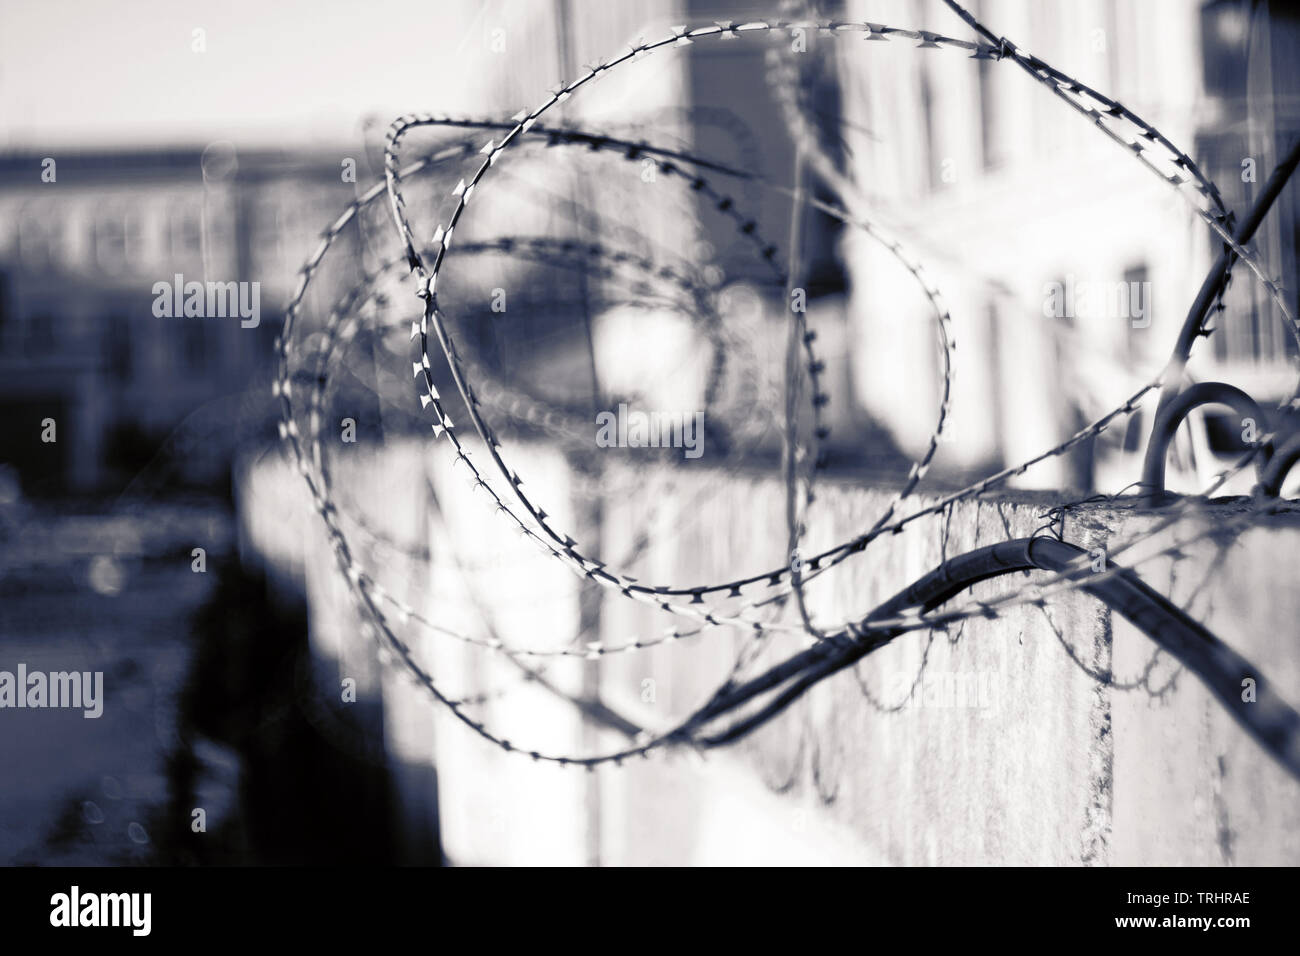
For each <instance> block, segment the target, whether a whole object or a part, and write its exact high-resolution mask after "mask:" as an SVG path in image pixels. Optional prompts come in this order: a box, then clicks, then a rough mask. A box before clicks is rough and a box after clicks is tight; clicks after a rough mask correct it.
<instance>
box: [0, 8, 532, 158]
mask: <svg viewBox="0 0 1300 956" xmlns="http://www.w3.org/2000/svg"><path fill="white" fill-rule="evenodd" d="M550 2H551V0H364V2H346V0H345V2H336V0H316V2H306V0H116V2H110V0H3V2H2V3H0V149H17V148H23V149H38V150H39V149H43V148H46V147H47V146H59V145H74V144H75V145H97V146H103V145H146V144H179V143H192V144H193V143H196V144H199V145H203V144H206V143H208V142H211V141H213V140H216V139H230V140H234V141H235V142H236V143H239V144H249V145H254V144H256V145H270V144H273V143H274V142H276V141H277V140H279V139H281V138H282V137H285V136H286V135H287V136H288V137H291V141H292V142H293V143H294V144H295V145H303V144H304V143H306V142H310V141H312V140H315V141H317V142H331V141H333V142H336V141H338V140H340V139H345V138H348V139H350V138H355V137H356V136H357V133H358V131H359V121H360V118H361V117H362V116H364V115H366V114H368V113H375V114H378V115H380V116H382V117H383V118H384V124H385V125H386V124H387V121H388V120H389V119H391V118H392V117H394V116H396V115H397V114H399V113H401V112H404V111H407V110H413V109H433V110H438V109H446V110H449V111H455V112H468V111H471V110H474V109H481V108H484V107H487V106H489V105H492V104H489V103H488V102H487V100H486V99H485V98H484V97H486V96H487V95H488V94H487V93H486V89H485V88H486V86H487V85H488V84H483V83H479V82H476V75H475V74H476V71H475V69H473V65H474V64H478V65H479V68H480V75H481V68H482V65H483V64H484V62H485V59H484V56H483V50H484V47H485V45H486V44H487V43H488V42H489V39H490V37H491V35H492V30H493V29H496V28H498V27H500V26H502V25H503V24H509V25H511V27H512V34H513V35H514V37H515V38H516V39H517V38H518V37H519V33H518V32H515V31H522V30H525V29H526V27H525V26H524V22H525V21H526V19H527V17H528V16H529V14H530V13H531V14H533V15H536V14H538V13H541V12H544V11H545V10H547V9H548V7H549V4H550ZM195 29H202V30H204V31H205V39H206V47H207V49H206V52H204V53H196V52H194V51H193V50H192V49H191V46H192V43H193V31H194V30H195ZM493 59H494V60H495V59H496V58H493ZM500 62H501V66H500V67H499V68H500V69H506V68H508V64H507V58H501V61H500ZM495 65H496V64H495V63H494V64H493V66H495ZM519 105H523V104H519ZM497 106H498V107H499V104H497ZM282 125H283V126H287V129H282V128H281V126H282Z"/></svg>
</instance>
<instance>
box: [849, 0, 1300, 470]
mask: <svg viewBox="0 0 1300 956" xmlns="http://www.w3.org/2000/svg"><path fill="white" fill-rule="evenodd" d="M971 8H972V9H973V11H974V12H975V13H976V14H977V16H979V17H980V19H981V20H982V21H983V22H985V23H986V24H988V25H990V28H991V29H992V30H993V31H994V32H995V33H998V34H999V35H1004V36H1007V37H1010V38H1011V39H1012V40H1013V41H1015V42H1016V43H1017V44H1018V45H1019V46H1020V47H1021V48H1023V49H1026V50H1029V51H1032V52H1033V53H1034V54H1035V55H1038V56H1040V57H1041V58H1043V59H1044V60H1046V61H1047V62H1049V63H1051V64H1052V65H1053V66H1055V67H1057V68H1059V69H1061V70H1063V71H1064V72H1066V73H1068V74H1070V75H1071V76H1074V77H1076V78H1078V79H1079V80H1081V81H1082V82H1084V83H1086V84H1088V85H1090V86H1092V87H1093V88H1095V89H1097V90H1099V91H1101V92H1103V93H1106V94H1108V95H1110V96H1111V97H1112V98H1114V99H1116V100H1118V101H1119V102H1121V103H1123V104H1125V105H1126V106H1128V107H1129V108H1130V109H1132V110H1133V111H1135V112H1136V113H1137V114H1138V115H1140V116H1142V117H1143V118H1144V119H1145V120H1146V121H1148V122H1150V123H1152V124H1154V125H1155V126H1156V127H1157V128H1158V129H1160V130H1161V131H1162V132H1163V133H1164V134H1165V135H1166V136H1167V137H1168V138H1169V139H1170V140H1171V141H1172V142H1174V143H1175V144H1178V145H1180V146H1181V147H1182V148H1183V149H1185V150H1186V151H1188V152H1189V153H1190V154H1191V155H1192V158H1193V159H1194V160H1196V161H1197V162H1198V164H1201V165H1202V168H1203V170H1204V172H1205V173H1206V175H1207V176H1209V177H1210V178H1211V179H1212V180H1213V181H1214V182H1216V183H1217V184H1218V186H1219V188H1220V190H1221V191H1222V193H1223V198H1224V201H1225V203H1226V204H1227V205H1228V208H1229V209H1230V210H1233V211H1235V212H1236V213H1237V215H1238V216H1239V217H1240V216H1241V215H1243V214H1244V212H1245V210H1246V209H1247V208H1249V204H1250V201H1251V198H1252V196H1253V195H1254V193H1255V192H1256V191H1257V190H1258V189H1259V188H1260V186H1262V184H1263V182H1264V181H1265V180H1266V179H1267V178H1268V174H1269V172H1270V171H1271V169H1272V167H1273V165H1275V164H1276V163H1277V162H1278V161H1279V159H1280V158H1281V156H1282V155H1283V154H1284V153H1285V151H1286V149H1287V148H1288V147H1289V146H1290V144H1291V138H1292V137H1293V136H1294V135H1295V133H1296V131H1297V129H1298V128H1300V127H1298V126H1297V123H1296V112H1295V103H1296V97H1295V90H1294V86H1295V82H1296V79H1295V77H1296V71H1295V69H1294V63H1295V55H1296V52H1297V46H1296V37H1297V31H1296V22H1297V21H1296V19H1295V13H1294V11H1293V10H1292V9H1290V8H1289V7H1288V6H1287V5H1285V4H1276V3H1274V4H1269V3H1259V2H1253V3H1252V2H1238V0H1228V2H1224V0H1213V2H1208V3H1207V2H1197V0H1155V2H1149V3H1146V2H1144V3H1129V2H1123V0H1084V2H1070V3H1065V2H1042V3H1019V2H1008V0H982V2H980V3H977V4H973V5H971ZM847 15H848V17H849V18H851V19H869V20H872V21H879V22H883V23H888V24H890V25H895V26H904V27H910V28H913V29H917V28H919V29H924V30H931V31H935V32H938V33H945V34H948V35H950V36H956V37H961V38H966V37H968V36H969V34H970V31H969V30H968V28H967V27H966V26H965V24H963V23H962V22H961V21H960V20H959V19H958V18H957V17H956V16H955V15H953V14H952V12H951V11H950V10H948V9H947V8H946V7H945V6H944V5H943V4H942V3H941V2H939V0H890V2H877V0H872V2H859V0H850V2H849V4H848V10H847ZM914 46H915V44H912V43H908V42H906V41H901V40H900V41H896V42H894V43H872V44H869V49H868V50H866V51H865V52H864V53H863V54H862V55H859V56H854V57H851V58H842V59H841V77H842V83H843V94H842V95H843V101H844V117H843V118H844V120H845V125H846V130H845V136H846V138H847V140H848V142H849V150H850V153H851V154H852V156H853V157H854V166H853V170H854V173H855V175H856V178H857V179H858V181H859V182H862V183H866V184H869V187H870V190H871V192H872V198H873V199H874V200H877V201H878V203H879V209H880V210H881V211H882V213H883V214H884V217H885V219H886V221H887V222H889V223H890V224H892V225H894V226H895V227H896V230H897V233H898V235H899V238H900V239H901V240H902V241H903V243H904V245H905V246H907V247H908V248H909V251H910V253H911V255H912V256H913V257H914V258H916V259H918V260H920V261H922V262H924V263H925V264H926V268H927V271H928V272H929V273H930V274H931V275H932V276H933V278H934V279H935V281H936V282H937V283H938V284H939V288H940V289H941V290H942V292H943V293H944V296H945V298H946V299H947V302H948V304H949V306H950V307H951V308H952V313H953V320H954V327H955V339H956V341H957V343H958V349H957V352H956V369H955V374H954V377H953V397H954V412H953V416H952V419H951V422H950V427H949V432H950V433H949V434H948V435H946V436H945V440H944V441H943V445H942V447H941V450H940V455H939V458H938V460H937V464H938V466H940V467H946V468H947V469H949V470H951V471H957V472H961V471H970V470H973V469H977V468H981V467H988V466H1000V465H1004V464H1011V463H1016V462H1019V461H1023V460H1025V459H1027V458H1029V457H1030V456H1032V455H1034V454H1037V453H1038V452H1040V451H1042V450H1043V449H1046V448H1050V447H1052V446H1054V445H1056V444H1057V443H1059V442H1060V441H1063V440H1064V439H1065V438H1066V437H1068V436H1069V435H1071V434H1072V433H1074V432H1075V431H1076V430H1077V429H1078V428H1080V427H1081V426H1083V425H1084V424H1086V423H1087V422H1088V421H1091V420H1093V419H1095V418H1097V417H1099V416H1100V415H1102V414H1104V413H1105V412H1107V411H1109V410H1110V409H1112V408H1114V407H1116V406H1118V405H1120V404H1121V403H1122V402H1123V401H1125V400H1126V399H1127V397H1128V396H1129V395H1131V394H1132V393H1133V392H1134V391H1136V390H1137V388H1139V387H1140V386H1141V385H1142V384H1143V383H1145V382H1147V381H1149V380H1150V379H1152V378H1153V377H1154V376H1155V374H1156V373H1157V372H1158V371H1159V369H1160V368H1161V367H1162V366H1163V364H1164V363H1165V362H1166V361H1167V360H1168V356H1169V349H1170V348H1171V346H1172V342H1173V341H1174V338H1175V336H1176V334H1177V329H1178V328H1179V327H1180V325H1181V323H1182V321H1183V319H1184V317H1185V315H1186V312H1187V309H1188V307H1189V306H1190V305H1191V302H1192V300H1193V299H1194V298H1195V295H1196V291H1197V289H1198V287H1199V285H1200V283H1201V280H1202V278H1203V277H1204V275H1205V273H1206V271H1207V270H1208V268H1209V265H1210V264H1211V262H1212V261H1213V258H1214V256H1215V255H1217V253H1218V249H1219V246H1218V244H1216V243H1215V242H1212V241H1211V239H1212V236H1211V233H1210V232H1209V230H1208V228H1207V227H1206V226H1205V225H1204V224H1203V223H1202V222H1201V221H1199V220H1198V219H1197V218H1195V217H1194V215H1193V214H1192V213H1191V211H1190V210H1189V208H1188V206H1187V205H1186V203H1185V202H1184V201H1183V199H1182V198H1181V197H1179V196H1177V195H1175V194H1174V192H1173V190H1171V189H1169V188H1168V187H1167V186H1162V185H1161V184H1160V183H1159V182H1157V181H1156V178H1155V177H1154V176H1152V175H1151V174H1150V171H1149V170H1146V169H1144V168H1142V167H1141V166H1140V165H1139V164H1138V163H1136V162H1134V161H1133V160H1132V159H1131V158H1130V157H1127V156H1126V155H1125V154H1124V153H1123V151H1122V150H1121V149H1120V148H1119V147H1118V146H1117V145H1116V144H1115V143H1114V142H1113V141H1111V140H1110V139H1109V138H1108V137H1106V136H1104V135H1102V134H1101V133H1100V132H1099V131H1098V130H1097V129H1094V128H1093V127H1092V125H1091V124H1090V123H1088V122H1087V121H1086V120H1085V119H1084V118H1082V117H1081V116H1080V115H1079V114H1078V113H1077V112H1076V111H1075V110H1073V109H1071V108H1069V107H1068V106H1067V104H1066V103H1064V102H1063V101H1061V100H1060V99H1058V98H1057V97H1055V96H1053V95H1052V93H1051V92H1050V91H1049V90H1048V89H1046V88H1045V87H1043V86H1042V85H1040V84H1037V83H1035V82H1033V80H1032V79H1031V78H1030V77H1029V76H1028V75H1027V74H1025V73H1024V71H1022V70H1020V69H1018V68H1016V67H1014V66H1012V65H1010V64H1005V63H998V62H996V61H993V60H988V59H970V58H967V57H965V56H964V55H963V54H961V53H960V52H955V51H945V50H933V49H931V50H916V49H913V47H914ZM1247 160H1249V163H1248V162H1247ZM1248 167H1249V168H1250V173H1249V175H1248V174H1247V168H1248ZM1295 194H1296V190H1295V189H1294V188H1293V189H1291V190H1289V191H1288V193H1287V194H1285V195H1284V197H1283V200H1282V201H1281V202H1279V203H1278V205H1277V207H1276V209H1275V212H1274V214H1273V215H1272V216H1271V217H1270V219H1269V220H1268V221H1267V224H1266V226H1265V228H1264V229H1262V230H1261V232H1260V233H1259V235H1258V237H1257V240H1256V241H1257V244H1258V247H1259V249H1260V252H1261V254H1262V256H1263V258H1264V261H1265V262H1266V263H1267V264H1268V267H1269V268H1270V269H1274V270H1276V273H1275V274H1276V275H1280V276H1281V277H1282V280H1283V284H1284V285H1285V286H1286V287H1287V288H1288V289H1290V290H1292V291H1289V292H1288V293H1287V294H1288V296H1289V302H1290V304H1291V306H1292V307H1293V308H1294V306H1295V302H1296V299H1295V293H1294V291H1293V290H1294V288H1295V285H1294V282H1293V281H1292V280H1293V279H1294V277H1295V272H1296V256H1295V244H1294V233H1295V228H1296V223H1297V222H1300V217H1298V216H1297V206H1296V201H1295V198H1294V197H1295ZM845 257H846V260H847V261H848V263H849V266H850V274H851V276H852V293H851V306H852V310H853V312H854V314H855V316H856V319H855V323H854V326H853V329H854V336H855V342H854V345H853V350H854V355H853V370H854V381H855V390H856V392H857V394H858V396H859V398H860V400H861V401H862V402H864V404H865V405H866V407H867V409H868V410H869V412H870V413H871V414H872V415H874V416H876V417H878V418H879V419H881V420H882V421H884V422H886V423H887V424H888V427H889V429H890V431H891V433H892V434H893V436H894V438H895V440H896V441H898V442H899V443H900V444H901V445H903V446H904V448H905V449H906V450H907V451H909V452H911V453H917V452H918V451H920V450H921V449H922V448H923V447H924V442H925V440H926V438H927V437H928V435H929V434H930V432H931V430H932V428H933V425H934V421H935V417H936V414H937V411H938V402H939V400H938V395H939V390H940V386H941V374H942V373H941V365H940V361H939V356H940V351H939V349H938V347H937V345H936V344H935V335H934V322H933V318H932V313H931V312H930V311H928V309H927V304H926V303H925V300H924V299H922V298H921V297H920V296H919V295H918V294H917V293H916V292H915V289H914V287H913V284H912V280H911V278H910V276H908V275H907V274H906V273H904V272H902V270H900V269H899V268H898V267H897V266H896V265H894V264H893V262H892V261H891V259H890V257H889V255H888V253H887V252H885V250H884V249H883V248H881V247H880V246H878V245H877V244H875V243H874V242H873V241H872V240H870V239H868V238H866V237H865V236H861V235H849V236H847V237H846V242H845ZM1120 283H1124V284H1125V287H1126V288H1127V289H1129V290H1132V291H1133V293H1134V294H1135V295H1139V296H1141V299H1140V300H1133V301H1131V302H1130V303H1129V304H1128V308H1124V307H1123V303H1122V302H1119V300H1118V299H1116V300H1115V301H1116V302H1117V303H1118V304H1119V307H1118V308H1116V307H1114V306H1113V305H1110V304H1109V303H1105V302H1104V301H1102V300H1094V301H1095V302H1096V303H1098V305H1097V307H1096V308H1093V309H1083V308H1080V309H1078V310H1068V311H1067V314H1065V315H1059V314H1056V313H1057V312H1058V311H1062V310H1058V309H1055V308H1054V305H1053V303H1052V301H1051V294H1052V291H1053V290H1063V289H1068V290H1070V291H1071V292H1076V291H1077V292H1080V293H1083V292H1087V291H1092V292H1100V291H1109V290H1118V288H1119V284H1120ZM1227 306H1228V309H1227V312H1226V313H1225V314H1224V315H1222V316H1220V317H1219V318H1218V319H1217V320H1216V321H1215V323H1214V324H1215V325H1216V326H1218V327H1219V330H1218V333H1217V334H1216V335H1214V336H1212V344H1210V345H1209V346H1205V345H1204V344H1202V345H1201V346H1200V347H1199V348H1198V350H1197V352H1196V353H1194V356H1193V363H1192V365H1191V366H1190V368H1189V371H1190V373H1191V374H1192V375H1193V376H1195V377H1196V378H1197V379H1200V380H1204V379H1207V378H1213V379H1222V380H1224V381H1228V382H1232V383H1234V384H1237V385H1239V386H1241V387H1244V388H1245V389H1246V390H1247V391H1249V392H1251V393H1252V394H1254V395H1255V397H1256V398H1257V399H1258V400H1259V401H1261V402H1264V401H1266V400H1268V399H1274V400H1276V399H1280V398H1281V397H1283V394H1282V392H1281V389H1282V386H1281V382H1282V381H1283V380H1284V378H1285V374H1286V368H1287V362H1288V359H1289V357H1290V356H1291V355H1293V354H1294V348H1293V346H1291V345H1290V344H1289V343H1288V342H1287V341H1286V340H1285V336H1284V334H1283V328H1282V325H1281V322H1280V318H1279V316H1278V315H1277V314H1275V313H1274V311H1273V307H1272V306H1271V305H1270V304H1269V303H1268V301H1267V298H1266V297H1265V296H1263V295H1262V293H1261V290H1259V285H1258V283H1257V282H1255V281H1254V279H1253V277H1251V276H1250V275H1249V273H1248V272H1247V270H1246V269H1245V268H1244V267H1240V266H1239V267H1238V268H1237V270H1236V274H1235V276H1234V282H1233V285H1232V289H1231V292H1230V295H1229V297H1228V299H1227ZM1071 313H1073V314H1071ZM901 370H906V372H905V373H903V372H902V371H901ZM1149 423H1150V419H1149V417H1147V416H1145V415H1143V416H1136V417H1135V418H1134V419H1133V424H1132V425H1131V426H1130V428H1129V429H1128V433H1127V434H1125V433H1124V429H1119V430H1118V433H1117V434H1116V435H1114V436H1109V435H1108V436H1105V437H1103V438H1102V439H1100V440H1099V442H1098V443H1097V445H1096V447H1093V446H1092V445H1091V444H1089V445H1088V446H1085V447H1082V448H1081V449H1080V450H1079V451H1077V452H1076V453H1074V454H1072V455H1068V456H1066V457H1064V458H1061V459H1057V460H1054V461H1049V462H1047V463H1045V464H1044V465H1042V466H1040V467H1038V468H1036V469H1034V470H1033V471H1031V472H1030V473H1029V474H1028V475H1027V476H1026V478H1025V482H1026V483H1028V484H1031V485H1033V486H1036V487H1073V488H1077V489H1079V490H1092V489H1093V488H1097V487H1100V488H1101V490H1107V491H1115V490H1118V488H1119V486H1121V485H1124V484H1127V482H1129V481H1131V480H1134V479H1135V478H1136V471H1135V465H1134V461H1133V456H1134V455H1140V454H1141V452H1142V448H1143V446H1144V443H1145V432H1146V430H1147V429H1148V428H1149ZM1247 477H1248V476H1247ZM1171 479H1172V475H1171ZM1193 483H1196V482H1193ZM1177 490H1192V489H1190V488H1187V489H1184V488H1179V489H1177Z"/></svg>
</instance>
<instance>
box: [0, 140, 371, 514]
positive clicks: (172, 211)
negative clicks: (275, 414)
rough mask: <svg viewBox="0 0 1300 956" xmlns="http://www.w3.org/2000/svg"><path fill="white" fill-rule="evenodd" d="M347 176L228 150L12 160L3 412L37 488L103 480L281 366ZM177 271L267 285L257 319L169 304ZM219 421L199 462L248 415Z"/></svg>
mask: <svg viewBox="0 0 1300 956" xmlns="http://www.w3.org/2000/svg"><path fill="white" fill-rule="evenodd" d="M342 152H343V151H340V154H339V155H342ZM47 159H52V160H53V165H50V164H49V163H48V162H46V160H47ZM47 169H52V170H53V173H52V175H53V178H52V179H43V178H42V174H43V172H45V170H47ZM340 171H341V161H340V159H339V158H338V156H337V155H327V156H325V155H323V156H306V155H296V156H292V157H287V156H284V155H278V154H273V153H265V154H239V155H236V154H235V152H234V150H233V148H232V147H229V146H223V145H222V144H215V145H214V146H213V147H209V148H208V149H207V150H175V151H172V150H162V151H155V150H138V151H126V150H123V151H115V152H108V153H78V154H72V153H67V152H60V153H59V154H57V155H55V156H53V157H48V158H47V157H42V156H40V155H37V154H28V155H9V156H5V157H3V158H0V369H3V371H0V406H3V408H4V414H3V421H4V423H5V424H4V426H3V427H4V429H5V435H4V439H5V443H4V447H5V449H6V460H7V461H8V462H10V463H12V464H15V465H16V466H17V467H18V470H19V472H20V473H21V474H22V477H23V484H24V487H25V490H27V491H29V492H35V493H40V492H42V491H61V490H72V491H94V490H99V489H101V488H102V487H103V486H104V484H105V482H108V481H110V479H111V477H112V475H111V472H112V471H113V468H114V465H115V464H117V463H120V464H121V465H122V467H124V468H126V469H127V470H128V471H129V470H131V469H132V468H135V467H138V466H139V464H141V462H140V461H139V460H138V459H140V458H141V457H146V458H147V457H148V455H149V454H150V452H151V450H152V449H154V448H156V447H157V445H158V444H159V443H160V442H161V441H162V440H163V439H164V438H165V437H166V436H167V435H168V434H169V433H171V432H172V431H173V430H174V429H176V428H177V427H178V426H180V425H181V423H182V422H184V421H185V420H186V419H187V417H189V416H191V415H194V414H195V413H200V415H201V413H202V410H203V409H204V408H205V406H210V405H212V404H213V403H217V402H220V401H222V400H225V399H229V398H230V397H231V396H233V395H235V394H237V393H238V392H239V391H240V390H241V389H243V388H245V387H247V386H248V385H249V384H250V383H251V382H252V381H253V380H254V379H255V377H256V376H257V375H258V373H259V372H262V371H265V370H266V369H267V367H268V365H269V362H270V360H271V356H272V349H271V343H272V341H273V339H274V337H275V335H276V332H277V329H278V328H279V325H280V322H281V318H282V317H281V314H280V310H281V309H282V308H283V306H284V303H285V302H286V300H287V299H288V296H289V294H290V292H291V290H292V287H293V282H294V281H295V278H296V276H295V273H296V270H297V268H298V266H299V265H300V264H301V262H302V260H303V259H304V258H305V256H306V255H307V253H308V252H310V250H311V248H312V246H313V245H314V243H315V242H316V241H317V236H318V235H319V232H320V229H321V224H322V223H328V222H329V221H330V219H331V218H332V215H337V211H338V209H340V208H341V207H342V206H343V205H345V204H346V203H347V202H349V201H350V200H351V199H352V194H353V190H354V188H355V187H354V186H353V185H351V184H349V183H347V182H345V181H344V178H343V177H342V175H341V172H340ZM177 276H183V278H184V282H185V283H188V282H191V281H197V282H204V283H206V282H209V281H212V282H223V283H224V282H232V281H234V282H248V283H252V282H256V283H258V289H259V293H258V294H259V307H260V310H259V316H258V321H257V324H256V325H253V324H252V320H251V319H249V320H247V321H243V320H241V319H240V318H239V317H236V316H228V317H216V316H204V317H193V316H191V317H164V316H158V315H155V314H154V303H155V293H154V286H155V284H156V283H158V282H164V283H168V284H175V283H176V277H177ZM250 288H251V287H250ZM210 417H212V418H213V419H214V420H213V421H210V422H200V423H199V425H200V427H201V429H203V430H204V435H203V438H202V440H200V441H198V442H193V443H190V444H191V446H192V447H189V448H188V451H189V452H190V453H191V456H192V457H193V458H194V459H195V461H194V464H196V465H198V466H199V467H200V468H201V467H202V464H201V462H200V461H198V459H201V458H203V457H204V456H205V455H209V454H211V455H214V456H216V457H217V458H218V459H220V458H221V457H222V456H221V451H222V448H223V447H224V446H227V445H228V442H229V437H230V434H231V433H232V432H233V429H234V428H235V427H237V426H238V425H239V424H240V423H239V422H237V421H232V420H231V416H230V414H229V409H222V410H221V414H215V415H213V416H210ZM47 418H49V419H53V420H54V421H55V423H56V431H55V433H54V435H55V438H56V441H54V442H49V441H42V440H41V436H42V432H43V428H42V424H41V423H42V422H43V421H44V420H45V419H47ZM213 428H215V429H216V433H215V434H208V433H207V432H208V431H210V430H211V429H213ZM125 477H127V478H129V477H130V475H129V474H127V475H126V476H125Z"/></svg>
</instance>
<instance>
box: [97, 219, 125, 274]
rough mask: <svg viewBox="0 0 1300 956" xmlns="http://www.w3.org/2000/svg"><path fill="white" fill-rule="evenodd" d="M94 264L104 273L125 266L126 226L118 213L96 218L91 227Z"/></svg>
mask: <svg viewBox="0 0 1300 956" xmlns="http://www.w3.org/2000/svg"><path fill="white" fill-rule="evenodd" d="M93 230H94V249H95V262H96V263H98V264H99V267H100V268H101V269H103V270H104V271H106V272H112V271H115V270H118V269H121V268H122V267H123V266H124V265H126V224H125V222H124V220H123V218H122V214H121V213H120V212H108V213H104V214H102V215H99V216H96V218H95V223H94V226H93Z"/></svg>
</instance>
